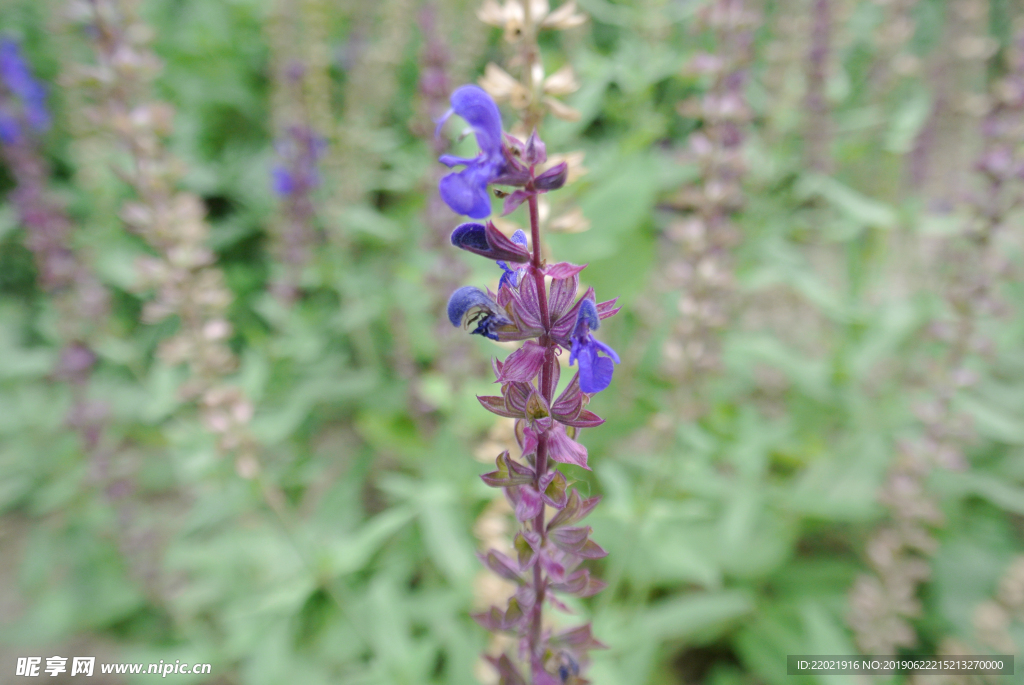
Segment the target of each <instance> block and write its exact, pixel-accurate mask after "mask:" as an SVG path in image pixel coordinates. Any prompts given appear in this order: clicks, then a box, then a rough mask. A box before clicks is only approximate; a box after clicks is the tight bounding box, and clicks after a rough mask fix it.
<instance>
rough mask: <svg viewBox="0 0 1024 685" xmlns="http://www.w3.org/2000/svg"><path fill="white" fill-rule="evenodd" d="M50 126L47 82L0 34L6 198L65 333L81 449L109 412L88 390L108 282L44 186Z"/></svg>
mask: <svg viewBox="0 0 1024 685" xmlns="http://www.w3.org/2000/svg"><path fill="white" fill-rule="evenodd" d="M49 126H50V113H49V111H48V110H47V107H46V89H45V87H44V86H43V84H42V83H40V82H39V81H38V80H36V78H35V77H34V76H33V75H32V73H31V70H30V68H29V65H28V63H27V62H26V61H25V57H24V55H23V54H22V52H21V48H20V46H19V45H18V43H16V42H15V41H14V40H12V39H10V38H0V155H2V158H3V160H4V162H5V163H6V164H7V166H8V168H9V169H10V170H11V171H12V173H13V175H14V183H15V187H14V190H13V191H12V193H11V200H12V202H13V204H14V206H15V208H16V209H17V212H18V215H19V218H20V220H21V223H22V224H23V225H24V226H25V229H26V231H27V236H26V245H27V247H28V248H29V250H31V252H32V254H33V255H34V257H35V263H36V268H37V270H38V273H39V284H40V285H41V286H42V288H43V290H45V291H46V292H47V293H49V294H50V295H52V296H53V298H54V303H55V305H56V309H57V312H58V318H57V325H58V333H59V334H60V336H61V337H62V339H63V349H62V350H61V352H60V357H59V361H58V362H57V367H56V369H55V370H54V372H55V375H56V377H57V378H59V379H61V380H63V381H65V382H67V383H70V384H71V386H72V388H73V390H74V395H75V400H74V403H73V405H72V407H71V410H70V412H69V414H68V422H69V424H70V425H71V426H73V427H74V428H75V429H76V430H77V431H78V432H79V434H80V436H81V438H82V442H83V445H84V446H85V449H86V452H93V451H94V450H95V449H96V448H97V447H98V445H99V440H100V433H101V431H102V426H103V422H104V420H105V416H106V408H105V406H104V405H103V403H102V402H99V401H96V400H90V399H88V398H87V397H86V391H85V390H86V385H87V383H88V380H89V376H90V373H91V371H92V368H93V366H94V365H95V363H96V361H97V358H96V354H95V353H94V352H93V350H92V349H91V348H90V346H89V344H88V339H89V338H90V337H91V334H92V332H93V331H94V330H95V328H96V325H97V323H98V322H101V321H103V320H104V319H105V317H106V313H107V307H108V297H107V291H106V289H105V288H104V287H103V286H102V285H101V284H100V282H99V281H98V280H97V279H96V278H95V276H94V275H93V274H92V272H91V271H90V270H89V268H88V267H87V265H86V264H85V263H84V262H83V260H82V258H81V256H80V255H79V254H78V253H77V252H76V250H75V246H74V240H73V230H74V227H73V224H72V222H71V219H70V218H69V217H68V214H67V211H66V210H65V208H64V206H63V204H62V203H61V202H60V201H59V200H58V199H57V198H56V197H55V196H54V194H53V193H52V192H50V191H49V190H48V189H47V183H48V180H49V178H50V174H51V169H50V165H49V164H48V163H47V161H46V159H45V158H44V156H43V153H42V150H41V142H42V141H41V135H42V134H43V133H45V132H46V131H47V129H48V128H49Z"/></svg>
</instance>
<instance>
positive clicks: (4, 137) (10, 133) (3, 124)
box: [0, 108, 21, 145]
mask: <svg viewBox="0 0 1024 685" xmlns="http://www.w3.org/2000/svg"><path fill="white" fill-rule="evenodd" d="M20 137H21V127H19V126H18V120H17V119H15V118H14V117H13V116H11V115H10V114H9V113H8V112H7V111H5V110H4V109H2V108H0V143H3V144H4V145H14V144H15V143H17V142H18V139H19V138H20Z"/></svg>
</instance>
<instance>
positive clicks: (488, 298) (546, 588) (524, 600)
mask: <svg viewBox="0 0 1024 685" xmlns="http://www.w3.org/2000/svg"><path fill="white" fill-rule="evenodd" d="M529 1H530V2H531V3H537V5H538V7H539V6H540V3H541V2H543V3H544V6H545V7H546V0H529ZM516 2H518V0H516ZM512 5H513V3H512V2H511V0H510V3H509V6H512ZM564 6H568V7H570V9H571V3H569V4H567V5H564ZM544 13H545V14H546V13H547V10H546V9H545V10H544ZM510 78H511V77H510ZM451 114H458V115H460V116H461V117H462V118H463V119H465V120H466V121H467V122H468V123H469V125H470V127H471V129H472V131H473V132H474V133H475V135H476V138H477V144H478V145H479V147H480V153H479V154H478V155H477V156H476V157H474V158H471V159H461V158H457V157H451V156H444V157H442V158H441V162H443V163H444V164H447V165H448V166H450V167H454V166H463V167H465V168H464V169H463V170H461V171H458V172H455V173H452V174H449V175H448V176H446V177H445V178H444V179H442V181H441V195H442V197H443V198H444V200H445V202H447V203H448V205H449V206H450V207H452V208H453V209H455V211H457V212H460V213H463V214H466V215H468V216H471V217H474V218H483V217H486V216H489V215H490V211H491V207H490V203H491V200H490V197H489V195H488V186H489V185H492V184H493V185H502V186H509V187H512V188H515V190H514V191H512V192H508V193H500V194H499V195H500V196H501V197H503V198H504V199H505V203H504V208H503V209H504V213H505V214H508V213H509V212H511V211H514V210H515V209H516V208H518V207H520V206H522V205H525V206H528V208H529V217H530V231H529V232H530V234H531V235H532V239H531V240H527V234H526V232H524V231H520V230H517V231H516V232H515V233H513V234H512V236H511V237H506V236H505V235H504V234H503V233H502V232H501V231H499V230H498V229H497V228H496V227H495V226H494V224H493V223H492V222H490V221H486V222H481V223H475V222H467V223H463V224H461V225H459V226H457V227H456V228H455V230H454V231H452V235H451V241H452V244H453V245H455V246H456V247H458V248H460V249H463V250H466V251H468V252H472V253H473V254H478V255H480V256H482V257H486V258H488V259H491V260H494V262H495V263H496V264H497V266H498V268H500V269H501V277H500V280H499V281H498V291H497V293H491V292H490V291H489V290H488V291H486V292H484V291H483V290H480V289H479V288H474V287H472V286H466V287H463V288H460V289H458V290H456V291H455V293H453V294H452V296H451V299H450V300H449V301H448V319H449V321H451V323H452V325H454V326H463V327H464V328H465V329H466V330H468V331H470V332H471V333H474V334H477V335H483V336H485V337H487V338H490V339H492V340H497V341H502V342H504V341H513V340H523V341H526V342H525V343H524V344H523V345H521V346H519V347H518V348H517V349H515V350H513V351H511V353H510V354H509V355H508V356H507V357H506V358H505V359H504V360H499V359H493V360H492V362H491V363H492V367H493V369H494V374H495V377H496V379H497V380H496V381H495V383H496V384H497V385H499V386H500V387H501V393H500V395H499V394H497V393H496V394H495V395H493V396H483V395H478V396H477V400H478V401H479V402H480V404H481V405H482V406H483V407H484V408H485V409H486V410H487V411H489V412H491V413H493V414H497V415H498V416H502V417H505V418H508V419H513V428H512V432H513V435H514V437H515V441H516V443H517V444H518V445H519V448H520V456H519V457H516V458H513V457H512V456H511V455H510V454H509V452H508V451H505V452H502V453H501V454H500V455H498V457H497V459H496V460H495V469H494V470H493V471H490V472H489V473H485V474H483V475H482V476H481V478H482V479H483V482H484V483H486V484H487V485H488V486H490V487H493V488H500V489H502V490H504V493H505V497H506V499H507V500H508V502H509V503H510V504H511V505H512V510H513V512H514V514H515V518H516V520H517V521H518V522H519V525H518V531H517V532H516V534H515V537H514V539H513V541H512V550H513V553H512V554H509V555H508V556H506V555H505V554H502V553H501V552H498V551H496V550H489V551H488V552H486V553H484V554H481V555H480V559H481V561H482V562H483V563H484V565H485V566H487V567H488V568H489V569H490V570H491V571H493V572H494V573H496V574H497V575H499V576H501V577H502V578H504V579H506V580H508V581H512V582H514V583H515V584H516V585H517V586H518V588H517V589H516V591H515V593H514V595H513V596H512V597H511V598H509V600H508V603H507V605H506V606H494V607H491V608H490V609H489V610H488V611H484V612H481V613H478V614H474V615H473V618H475V619H476V620H477V621H478V622H479V623H480V624H481V625H482V626H483V627H484V628H486V629H488V630H491V631H503V632H508V633H512V634H513V635H516V636H518V638H519V644H520V649H519V653H518V656H516V657H514V658H513V657H511V656H510V655H502V656H500V657H492V658H490V662H491V664H492V665H493V666H494V667H495V669H496V670H497V671H498V679H499V683H500V685H569V684H570V683H575V684H577V685H585V684H586V683H588V682H590V681H588V680H587V679H586V678H583V677H582V675H581V674H582V672H583V669H584V668H585V667H586V663H587V652H588V651H589V650H592V649H600V648H602V647H604V645H603V644H601V643H600V642H599V641H598V640H596V639H594V638H593V636H592V635H591V632H590V626H589V625H585V626H579V627H576V628H570V629H568V630H563V631H560V632H553V631H551V630H549V629H546V628H545V627H544V626H545V621H544V615H543V610H544V607H546V606H550V607H553V608H554V609H557V610H561V611H565V612H569V608H568V607H567V605H566V604H565V603H564V602H563V600H562V599H561V598H560V596H561V595H574V596H576V597H587V596H590V595H593V594H595V593H596V592H599V591H600V590H601V589H602V588H603V587H604V586H605V584H604V583H602V582H601V581H600V580H597V579H596V578H592V577H591V575H590V571H589V570H588V569H586V568H580V566H581V564H583V563H584V562H585V561H586V560H588V559H598V558H600V557H603V556H605V554H606V552H605V550H604V549H603V548H602V547H601V546H600V545H599V544H597V542H595V541H593V540H591V537H590V536H591V533H592V532H593V530H592V528H591V527H590V526H586V525H577V524H578V523H579V522H580V521H581V520H582V519H583V518H584V517H586V515H587V514H588V513H590V510H591V509H593V508H594V506H595V505H596V504H597V502H598V498H591V499H586V500H584V499H582V498H581V497H580V494H579V492H578V491H577V490H576V488H575V487H573V485H572V483H571V482H570V480H569V478H568V477H567V476H566V474H565V473H564V472H563V471H562V470H561V466H560V465H562V464H565V465H569V466H572V467H579V468H582V469H585V470H590V468H591V465H590V463H589V454H588V452H587V448H586V447H585V446H584V445H583V444H582V443H581V442H580V440H579V436H580V432H581V430H583V429H588V428H594V427H597V426H600V425H601V424H602V423H603V422H604V420H603V419H602V418H601V417H599V416H597V415H596V414H594V413H593V412H591V411H589V410H588V409H587V408H586V407H587V405H588V404H589V402H590V399H591V395H592V394H593V393H596V392H600V391H602V390H604V389H606V388H607V387H608V386H609V384H610V383H611V379H612V373H613V371H614V365H615V364H617V363H618V362H619V356H618V355H617V354H616V353H615V351H614V350H613V349H612V348H610V347H609V346H607V345H605V344H604V343H602V342H600V341H598V340H596V339H595V338H594V337H593V335H592V332H593V331H596V330H597V329H598V328H600V326H601V320H602V319H605V318H607V317H609V316H612V315H614V314H615V313H616V312H618V309H617V308H616V307H615V300H611V301H608V302H601V303H598V302H597V299H596V297H595V295H594V289H593V288H587V290H586V292H584V293H583V294H582V296H579V295H578V291H579V282H580V272H581V271H582V270H583V269H584V266H579V265H576V264H573V263H570V262H554V261H552V262H551V263H548V262H546V261H544V260H543V259H542V257H541V250H540V247H541V242H540V241H541V237H540V229H541V226H540V215H539V209H538V202H537V199H538V196H539V195H540V194H542V193H546V192H548V191H552V190H557V189H558V188H560V187H561V186H562V185H563V184H564V183H565V182H566V181H567V176H568V165H567V164H565V163H560V164H553V165H552V166H551V168H549V169H546V170H544V168H543V165H544V164H545V162H546V159H547V148H546V147H545V145H544V142H543V141H542V140H541V139H540V136H539V135H538V134H537V131H536V130H534V131H533V132H532V133H531V134H530V136H529V138H528V139H527V140H526V141H525V142H523V141H520V140H518V139H516V138H514V137H513V136H510V135H508V134H506V133H503V132H502V130H501V119H500V116H499V115H498V111H497V108H496V107H495V106H494V103H493V101H492V100H490V98H489V97H488V96H486V95H484V94H483V92H482V91H480V90H479V89H478V88H476V87H475V86H464V87H462V88H459V89H458V90H456V91H455V93H454V94H453V95H452V109H451V110H450V111H449V113H448V114H447V115H446V117H447V116H450V115H451ZM442 123H443V122H442ZM529 248H532V250H531V249H529ZM561 349H565V350H568V351H569V352H570V354H569V363H570V364H571V365H575V364H576V362H577V361H578V362H579V369H578V371H577V373H576V374H574V376H573V378H572V379H571V380H570V381H569V383H568V385H566V386H565V388H564V389H563V390H562V391H561V393H560V394H558V395H557V397H556V389H557V388H558V387H559V376H560V373H561V371H560V369H561V367H560V365H559V363H558V355H559V354H560V350H561ZM549 510H554V512H555V513H554V514H553V515H551V516H549V515H548V513H547V512H548V511H549ZM548 519H550V520H548Z"/></svg>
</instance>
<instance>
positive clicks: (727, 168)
mask: <svg viewBox="0 0 1024 685" xmlns="http://www.w3.org/2000/svg"><path fill="white" fill-rule="evenodd" d="M756 25H757V15H756V14H755V13H754V12H752V11H751V10H749V9H748V8H747V7H746V6H745V5H744V3H743V0H714V1H713V2H710V3H709V4H707V5H705V6H703V7H702V8H701V9H700V11H699V14H698V17H697V27H698V28H701V29H704V30H708V31H712V32H713V33H714V34H715V36H716V38H717V41H716V44H717V45H719V46H720V48H719V50H718V51H717V52H716V53H715V54H709V53H699V54H698V55H697V56H696V57H694V58H693V60H692V61H691V62H690V64H689V65H688V67H687V70H688V71H689V72H691V73H694V74H698V75H701V76H705V77H706V78H708V79H709V81H710V86H709V88H708V90H707V92H706V93H705V94H704V95H703V96H701V97H695V98H692V99H689V100H686V101H684V102H682V103H680V106H679V111H680V114H682V115H683V116H686V117H689V118H694V119H699V120H700V121H701V122H702V126H701V128H700V130H699V131H697V132H696V133H694V134H692V135H691V136H690V140H689V150H688V152H687V159H688V160H692V161H693V162H694V163H695V164H696V165H697V166H698V168H699V169H700V172H701V173H700V180H699V181H698V182H697V183H696V184H693V185H688V186H686V187H684V188H682V189H681V190H680V192H679V193H677V194H676V195H675V197H673V198H672V199H671V200H670V204H671V206H672V207H673V208H675V209H677V210H679V211H680V212H682V213H683V214H684V216H683V217H682V218H679V219H677V220H675V221H673V222H672V223H671V224H670V225H669V226H668V228H667V229H666V231H665V236H666V238H667V239H668V241H669V243H670V245H671V252H670V257H669V259H668V261H667V262H666V263H665V265H664V267H663V272H664V282H665V284H666V286H667V287H668V288H670V289H671V290H672V291H673V293H678V300H677V303H676V309H677V313H678V318H677V319H676V320H675V324H674V327H673V330H672V333H671V335H670V337H669V339H668V340H667V341H666V343H665V344H664V347H663V350H662V355H663V359H664V361H665V365H666V367H667V369H668V371H669V373H670V374H671V376H672V378H673V379H674V380H675V381H676V382H677V383H678V384H680V385H682V386H683V387H691V386H692V381H693V380H694V379H695V378H697V377H699V376H700V375H701V374H702V373H705V372H707V371H710V370H713V369H714V368H716V366H717V364H718V345H719V343H718V337H719V335H720V333H721V332H722V330H723V329H724V327H725V326H726V325H727V324H728V323H729V319H730V314H731V311H732V309H733V306H734V300H735V293H734V290H735V288H734V283H733V273H732V271H733V269H732V257H731V251H732V249H733V248H734V247H735V245H736V244H737V242H738V241H739V235H738V233H737V230H736V227H735V226H734V225H733V223H732V216H733V214H734V213H735V212H737V211H738V210H739V209H740V208H741V207H742V206H743V201H744V195H743V187H742V181H743V176H744V174H745V173H746V161H745V159H744V153H743V142H744V137H745V136H744V127H745V126H746V125H747V124H748V123H749V121H750V119H751V116H752V113H751V110H750V108H749V106H748V105H747V102H746V97H745V95H744V85H745V83H746V76H747V71H748V69H749V67H750V63H751V61H752V59H753V51H752V41H753V30H754V28H755V26H756Z"/></svg>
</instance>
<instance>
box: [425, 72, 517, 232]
mask: <svg viewBox="0 0 1024 685" xmlns="http://www.w3.org/2000/svg"><path fill="white" fill-rule="evenodd" d="M451 103H452V107H451V109H449V110H448V111H447V112H446V113H445V115H444V116H443V117H442V118H441V121H440V123H439V124H438V130H440V128H441V126H442V125H443V124H444V122H445V121H447V119H448V117H450V116H451V115H452V114H458V115H459V116H460V117H462V118H463V119H464V120H465V121H466V123H467V124H469V126H470V128H471V129H472V131H473V134H474V135H475V136H476V144H477V147H479V148H480V153H479V154H477V156H476V157H473V158H465V157H455V156H453V155H442V156H441V158H440V162H441V163H442V164H444V165H445V166H447V167H454V166H465V167H466V168H465V169H463V170H462V171H457V172H453V173H451V174H448V175H447V176H445V177H444V178H442V179H441V183H440V190H441V198H442V199H443V200H444V201H445V204H447V205H448V206H449V207H451V208H452V211H454V212H456V213H457V214H464V215H466V216H468V217H471V218H473V219H483V218H485V217H488V216H490V214H491V197H490V195H489V194H488V193H487V185H488V184H489V183H491V182H492V181H494V179H496V178H498V176H500V175H501V171H502V169H503V167H504V165H505V160H504V155H503V154H502V151H501V136H502V133H501V113H500V112H499V111H498V106H497V105H496V104H494V100H493V99H491V96H490V95H488V94H487V93H486V92H484V90H483V89H482V88H479V87H478V86H473V85H468V86H462V87H461V88H457V89H456V90H455V92H454V93H452V97H451Z"/></svg>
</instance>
